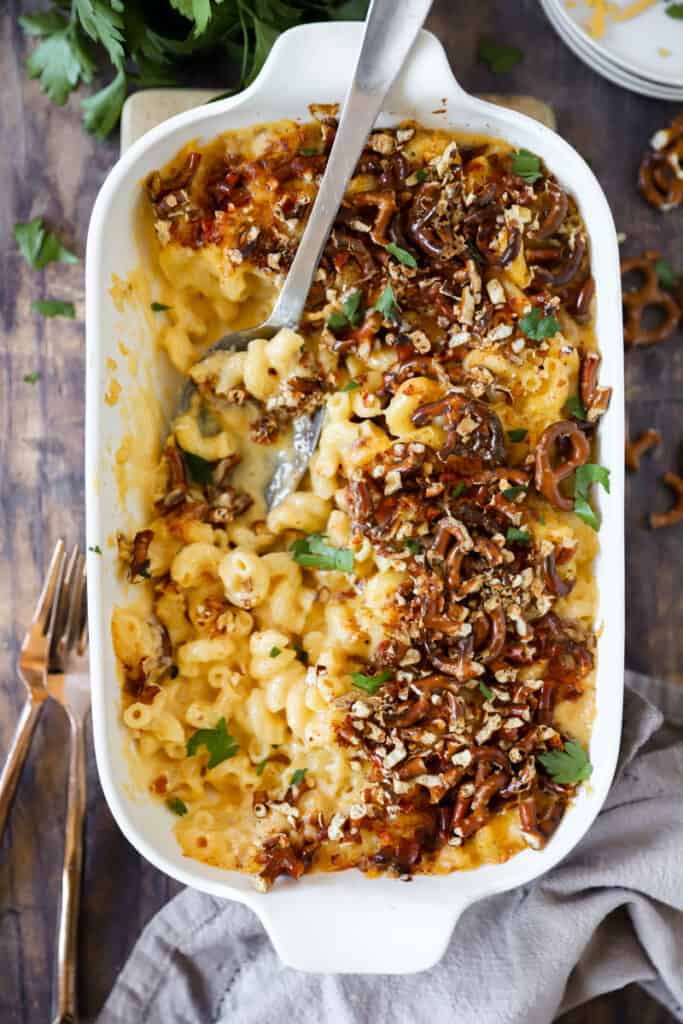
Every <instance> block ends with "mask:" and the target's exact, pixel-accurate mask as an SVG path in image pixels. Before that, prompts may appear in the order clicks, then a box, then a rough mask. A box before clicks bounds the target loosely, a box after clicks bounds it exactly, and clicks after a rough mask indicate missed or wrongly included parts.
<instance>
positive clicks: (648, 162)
mask: <svg viewBox="0 0 683 1024" xmlns="http://www.w3.org/2000/svg"><path fill="white" fill-rule="evenodd" d="M650 146H651V147H652V148H651V149H650V150H649V151H648V152H647V153H646V154H645V156H644V157H643V159H642V161H641V164H640V170H639V172H638V187H639V189H640V191H641V192H642V194H643V196H644V197H645V199H646V200H647V201H648V203H650V205H651V206H654V207H655V209H657V210H660V211H661V212H662V213H665V212H666V211H668V210H673V209H675V208H676V207H677V206H680V205H681V203H683V174H682V171H681V167H682V165H683V114H679V115H678V117H676V118H674V120H673V121H672V122H671V124H670V125H669V127H668V128H663V129H661V130H660V131H658V132H655V134H654V135H653V136H652V139H651V140H650Z"/></svg>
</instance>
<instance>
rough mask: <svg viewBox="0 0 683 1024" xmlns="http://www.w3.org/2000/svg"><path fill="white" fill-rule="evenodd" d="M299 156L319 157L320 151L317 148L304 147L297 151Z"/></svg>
mask: <svg viewBox="0 0 683 1024" xmlns="http://www.w3.org/2000/svg"><path fill="white" fill-rule="evenodd" d="M299 153H300V154H301V156H319V155H320V150H319V149H318V148H317V146H304V147H303V149H300V150H299Z"/></svg>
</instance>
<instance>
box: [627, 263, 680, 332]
mask: <svg viewBox="0 0 683 1024" xmlns="http://www.w3.org/2000/svg"><path fill="white" fill-rule="evenodd" d="M659 258H660V253H658V252H655V251H653V250H648V251H647V252H645V253H644V254H643V255H642V256H635V257H633V258H632V259H629V260H622V261H621V275H622V278H623V277H624V276H625V275H626V274H629V273H631V272H632V271H635V272H637V273H639V274H642V277H643V283H642V284H641V285H640V287H639V288H631V289H628V290H626V289H624V293H623V296H622V299H623V303H624V341H625V342H626V344H627V345H656V344H658V343H659V342H660V341H665V340H666V339H667V338H668V337H669V335H670V334H671V333H672V332H673V331H674V329H675V328H676V326H677V325H678V323H679V321H680V319H681V307H680V306H679V305H678V303H677V302H676V300H675V299H674V297H673V295H670V294H669V292H665V291H663V290H662V289H661V288H660V287H659V281H658V278H657V269H656V263H657V260H658V259H659ZM647 309H652V310H657V309H658V310H660V311H661V312H662V314H663V317H664V319H663V320H662V322H661V323H659V324H657V325H656V326H655V327H646V326H645V322H644V318H645V311H646V310H647Z"/></svg>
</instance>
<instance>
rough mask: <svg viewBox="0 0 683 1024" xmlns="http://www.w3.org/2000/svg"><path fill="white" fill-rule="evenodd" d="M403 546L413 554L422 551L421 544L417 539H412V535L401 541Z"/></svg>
mask: <svg viewBox="0 0 683 1024" xmlns="http://www.w3.org/2000/svg"><path fill="white" fill-rule="evenodd" d="M403 546H404V548H408V551H410V552H411V554H413V555H419V554H420V552H421V551H422V545H421V544H420V542H419V540H414V539H413V538H412V537H406V538H405V540H404V541H403Z"/></svg>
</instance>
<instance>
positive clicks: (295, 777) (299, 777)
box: [289, 768, 308, 786]
mask: <svg viewBox="0 0 683 1024" xmlns="http://www.w3.org/2000/svg"><path fill="white" fill-rule="evenodd" d="M307 771H308V768H297V769H296V771H295V772H292V777H291V779H290V780H289V784H290V786H299V785H301V783H302V782H303V781H304V779H305V778H306V772H307Z"/></svg>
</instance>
